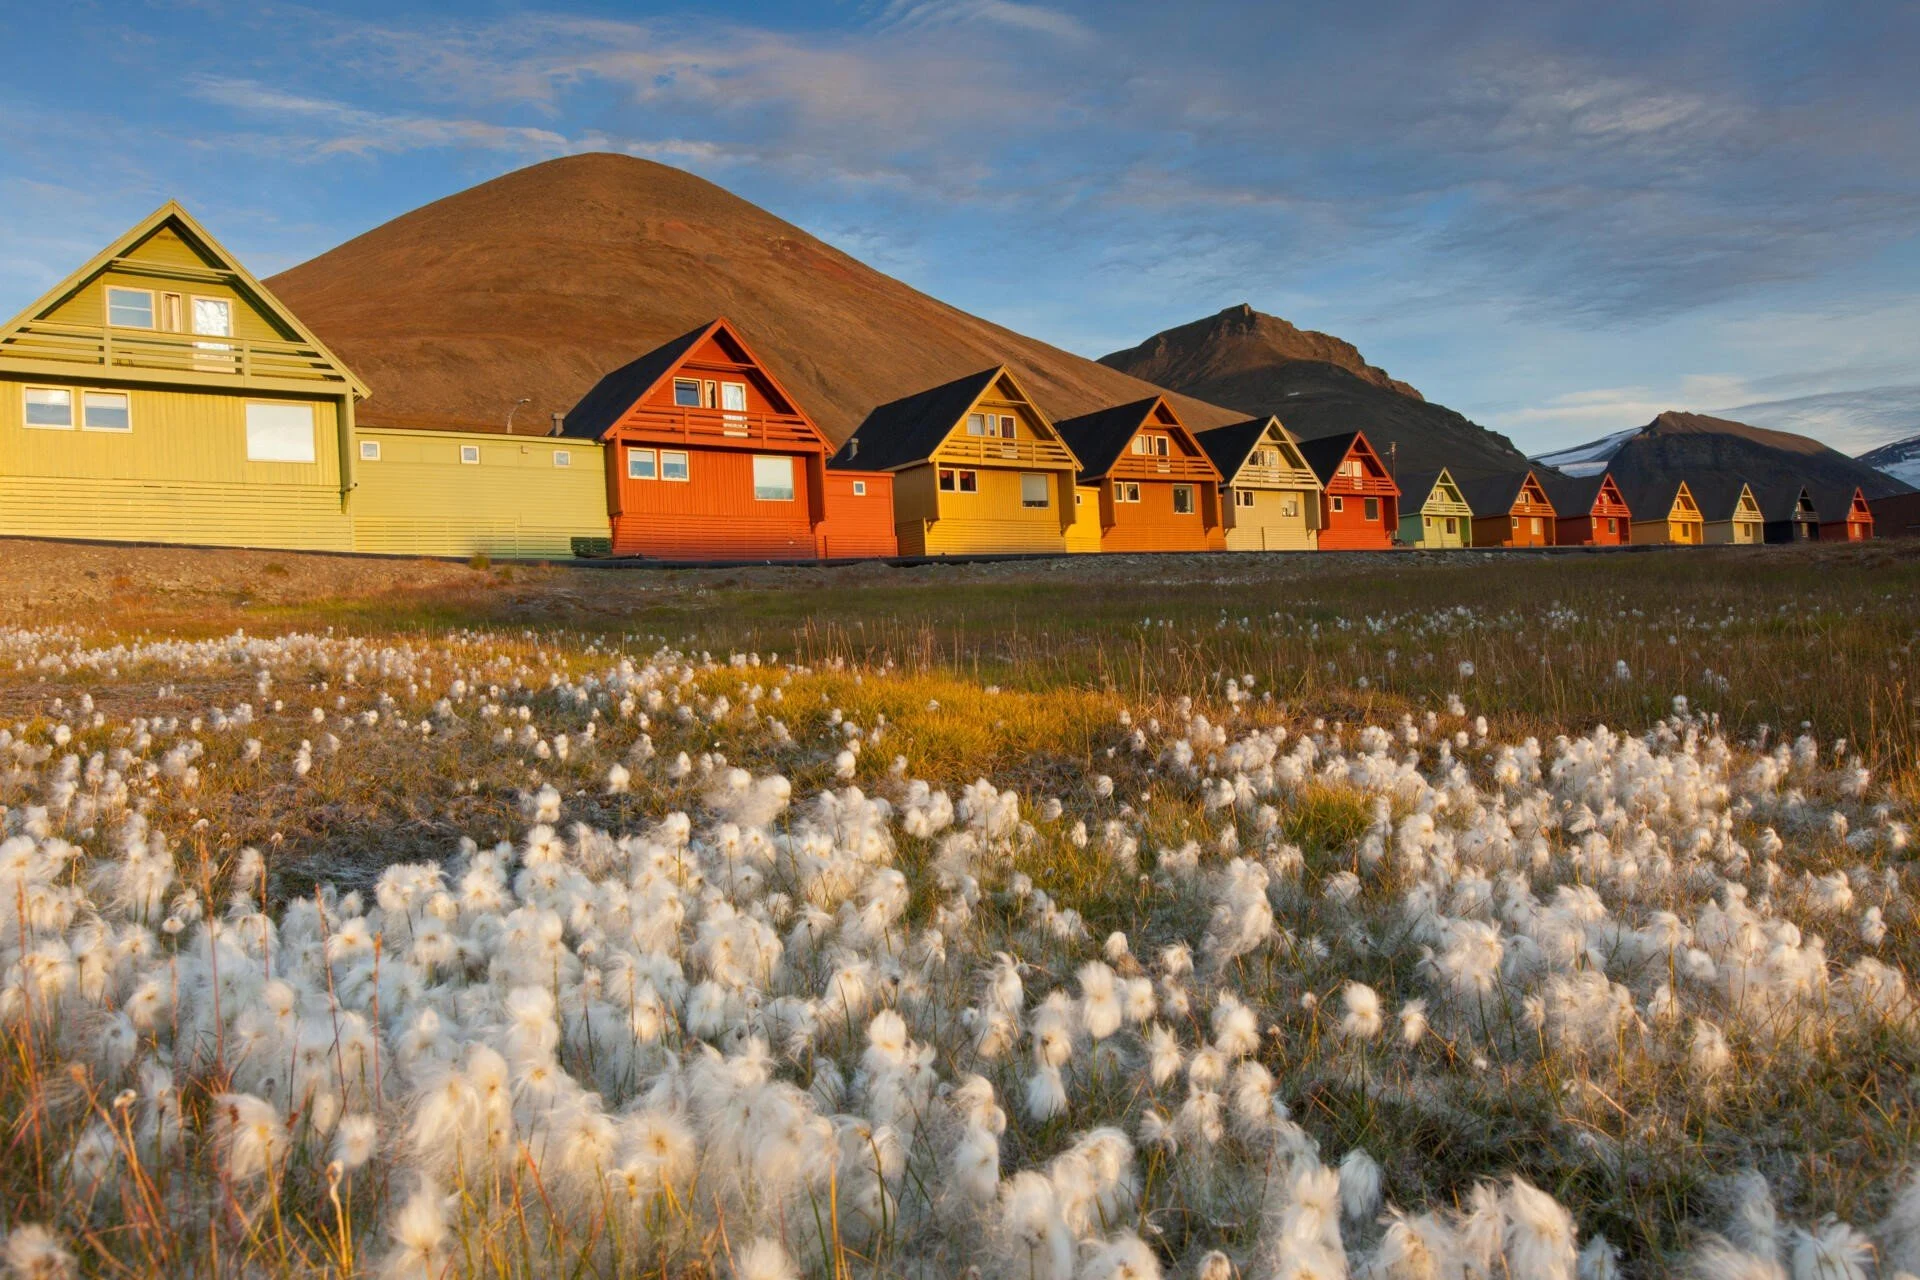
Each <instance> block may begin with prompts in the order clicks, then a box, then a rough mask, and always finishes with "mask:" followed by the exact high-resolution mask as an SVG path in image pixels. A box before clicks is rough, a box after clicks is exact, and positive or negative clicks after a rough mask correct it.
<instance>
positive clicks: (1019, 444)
mask: <svg viewBox="0 0 1920 1280" xmlns="http://www.w3.org/2000/svg"><path fill="white" fill-rule="evenodd" d="M940 461H942V462H953V463H969V462H972V463H979V464H981V465H983V466H989V467H991V466H995V465H1006V464H1008V463H1011V464H1013V465H1015V466H1020V465H1026V466H1035V467H1071V466H1072V465H1073V459H1072V456H1071V455H1070V454H1068V452H1067V451H1066V449H1064V448H1063V447H1061V445H1060V444H1059V443H1058V442H1056V441H1053V440H1003V439H1001V438H999V437H997V436H950V437H948V439H947V441H946V443H945V444H943V445H941V446H940Z"/></svg>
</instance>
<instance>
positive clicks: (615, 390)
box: [560, 320, 718, 440]
mask: <svg viewBox="0 0 1920 1280" xmlns="http://www.w3.org/2000/svg"><path fill="white" fill-rule="evenodd" d="M717 323H718V321H712V320H710V321H708V322H707V323H706V324H703V325H701V326H700V327H699V328H698V329H695V330H693V331H692V332H690V333H683V334H681V335H680V336H679V337H677V338H675V339H674V340H673V341H672V342H668V343H665V344H663V345H661V346H658V347H655V348H654V349H653V350H651V351H649V352H647V354H645V355H643V356H641V357H640V358H639V359H638V360H635V361H633V362H632V363H631V364H623V365H621V366H620V367H619V368H618V369H615V370H614V371H613V372H612V373H610V374H608V375H607V376H606V377H604V378H602V379H600V381H598V382H596V383H594V384H593V390H591V391H589V392H587V394H585V395H584V396H581V397H580V403H578V404H576V405H574V406H573V408H572V409H570V410H569V411H568V412H567V416H566V420H565V421H564V422H563V423H562V425H561V427H560V434H561V435H563V436H574V437H576V438H578V439H581V440H598V439H600V438H602V437H603V436H605V435H606V434H607V431H608V429H609V428H611V427H612V426H613V424H614V423H616V422H618V421H620V418H621V415H623V414H624V413H626V411H627V410H629V409H631V408H633V406H634V405H635V403H637V402H638V401H639V399H640V397H641V396H643V395H645V394H646V393H647V390H648V388H650V387H652V386H653V384H654V383H656V382H658V381H660V379H661V378H662V377H663V376H664V375H665V374H666V372H667V370H669V369H671V368H673V366H674V365H676V364H678V363H679V362H680V359H681V357H683V356H685V355H686V354H687V352H689V351H691V350H693V348H694V346H695V344H697V343H698V342H699V341H700V339H701V338H703V337H705V336H706V334H707V331H708V330H709V329H711V328H713V326H714V325H715V324H717Z"/></svg>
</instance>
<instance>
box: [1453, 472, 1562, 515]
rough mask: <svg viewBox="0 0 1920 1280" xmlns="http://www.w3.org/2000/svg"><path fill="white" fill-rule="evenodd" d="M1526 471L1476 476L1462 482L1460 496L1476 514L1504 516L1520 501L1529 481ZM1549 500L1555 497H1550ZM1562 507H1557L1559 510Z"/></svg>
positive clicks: (1556, 509)
mask: <svg viewBox="0 0 1920 1280" xmlns="http://www.w3.org/2000/svg"><path fill="white" fill-rule="evenodd" d="M1529 474H1531V473H1530V472H1526V471H1509V472H1507V473H1506V474H1504V475H1495V476H1476V477H1475V478H1474V479H1472V480H1462V481H1461V482H1460V496H1461V497H1463V498H1465V499H1466V500H1467V506H1468V508H1469V509H1471V510H1472V512H1473V514H1474V515H1476V516H1503V515H1506V514H1507V513H1508V512H1509V511H1512V510H1513V504H1514V503H1516V502H1518V501H1520V491H1521V489H1522V488H1524V487H1525V485H1526V483H1527V476H1528V475H1529ZM1547 501H1549V502H1551V501H1553V499H1552V498H1551V497H1549V498H1548V499H1547ZM1559 509H1560V508H1558V507H1555V508H1554V510H1555V511H1556V512H1557V511H1559Z"/></svg>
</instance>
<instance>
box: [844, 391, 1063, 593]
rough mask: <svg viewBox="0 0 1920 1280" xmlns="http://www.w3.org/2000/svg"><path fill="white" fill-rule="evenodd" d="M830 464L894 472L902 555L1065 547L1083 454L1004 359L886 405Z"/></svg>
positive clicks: (854, 435)
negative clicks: (1068, 443) (1075, 449)
mask: <svg viewBox="0 0 1920 1280" xmlns="http://www.w3.org/2000/svg"><path fill="white" fill-rule="evenodd" d="M831 465H832V466H834V467H858V468H864V469H866V470H869V471H885V472H890V473H892V475H893V511H894V529H895V532H896V533H897V535H898V537H899V544H900V554H901V555H903V556H921V555H929V556H940V555H980V554H1017V553H1028V552H1031V553H1040V552H1057V551H1065V550H1066V549H1067V533H1068V530H1069V529H1070V528H1072V527H1073V525H1074V518H1075V496H1076V495H1075V485H1074V477H1075V475H1076V473H1077V472H1078V471H1079V468H1080V463H1079V460H1078V459H1077V458H1075V457H1074V455H1073V451H1072V450H1071V449H1069V448H1067V446H1066V445H1065V444H1064V443H1063V442H1062V441H1061V439H1060V436H1059V433H1058V432H1056V431H1055V430H1054V426H1053V423H1052V421H1051V420H1050V419H1048V417H1047V415H1046V414H1045V413H1043V412H1041V410H1040V408H1039V406H1038V405H1036V404H1035V403H1034V402H1033V398H1032V397H1031V396H1029V395H1028V394H1027V393H1026V391H1025V390H1024V389H1023V388H1022V387H1021V385H1020V382H1019V379H1017V378H1015V377H1014V375H1013V372H1012V371H1011V370H1009V369H1008V368H1007V367H1006V366H1005V365H1000V366H997V367H995V368H992V369H985V370H982V371H981V372H979V373H975V374H969V375H968V376H967V377H964V378H958V379H956V380H954V381H953V382H949V383H946V384H945V385H943V386H938V387H934V388H932V389H930V390H927V391H922V392H920V393H919V394H917V395H911V396H907V397H906V398H904V399H901V400H895V401H893V402H891V403H889V404H883V405H881V406H880V407H879V408H877V409H875V410H874V411H873V412H872V413H869V414H868V415H867V417H866V420H865V421H864V422H862V423H861V424H860V428H859V430H857V431H856V432H854V434H853V436H852V437H851V438H850V439H848V440H847V442H846V443H845V444H843V445H842V446H841V447H840V451H839V452H838V453H837V454H835V455H834V458H833V462H832V464H831ZM1094 527H1095V530H1096V534H1097V530H1098V516H1097V513H1096V515H1095V526H1094Z"/></svg>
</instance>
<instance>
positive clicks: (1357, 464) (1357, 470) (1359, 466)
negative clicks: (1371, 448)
mask: <svg viewBox="0 0 1920 1280" xmlns="http://www.w3.org/2000/svg"><path fill="white" fill-rule="evenodd" d="M1345 470H1346V473H1347V474H1348V475H1350V476H1354V477H1356V478H1360V477H1364V476H1365V475H1366V474H1367V464H1366V463H1364V462H1362V461H1360V459H1358V458H1352V459H1349V460H1348V462H1347V465H1346V468H1345Z"/></svg>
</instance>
